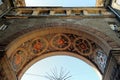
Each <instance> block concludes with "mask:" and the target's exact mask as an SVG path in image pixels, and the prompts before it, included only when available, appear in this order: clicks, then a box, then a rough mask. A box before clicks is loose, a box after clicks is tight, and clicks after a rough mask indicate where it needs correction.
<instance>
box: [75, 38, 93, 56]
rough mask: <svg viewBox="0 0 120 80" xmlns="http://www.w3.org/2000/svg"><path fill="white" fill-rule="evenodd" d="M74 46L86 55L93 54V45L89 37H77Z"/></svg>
mask: <svg viewBox="0 0 120 80" xmlns="http://www.w3.org/2000/svg"><path fill="white" fill-rule="evenodd" d="M74 47H75V49H76V50H77V52H78V53H80V54H82V55H84V56H88V55H90V54H92V46H91V44H90V42H89V41H88V40H87V39H83V38H81V37H79V38H76V39H75V41H74Z"/></svg>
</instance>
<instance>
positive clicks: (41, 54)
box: [6, 23, 118, 79]
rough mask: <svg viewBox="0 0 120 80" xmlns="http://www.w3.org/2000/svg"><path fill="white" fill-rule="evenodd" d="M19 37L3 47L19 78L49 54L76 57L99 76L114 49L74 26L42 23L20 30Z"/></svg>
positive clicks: (95, 33)
mask: <svg viewBox="0 0 120 80" xmlns="http://www.w3.org/2000/svg"><path fill="white" fill-rule="evenodd" d="M19 35H21V36H19V37H18V38H16V39H15V40H14V41H12V42H11V43H10V44H9V45H8V47H7V48H6V54H7V56H8V58H9V59H10V62H11V65H12V68H13V70H14V71H15V72H16V75H17V77H18V78H19V79H20V78H21V76H22V74H23V73H24V72H25V70H26V69H28V68H29V67H30V66H31V65H32V64H33V63H35V62H36V61H38V60H40V59H42V58H45V57H48V56H52V55H70V56H75V57H77V56H78V58H80V59H82V60H84V61H85V62H87V63H88V64H90V65H91V66H92V67H94V68H96V69H97V70H98V71H100V72H101V74H102V73H104V69H105V66H106V61H107V56H108V55H109V54H108V53H109V51H110V50H111V49H112V48H116V47H118V45H117V44H116V43H115V42H114V41H113V40H112V39H110V38H109V37H108V36H106V35H105V34H103V33H101V32H99V31H97V30H95V29H93V28H89V27H84V26H81V25H74V24H59V23H50V24H43V25H40V26H39V27H37V28H30V29H27V30H23V32H22V33H21V34H19ZM111 43H112V44H111ZM57 52H61V54H57Z"/></svg>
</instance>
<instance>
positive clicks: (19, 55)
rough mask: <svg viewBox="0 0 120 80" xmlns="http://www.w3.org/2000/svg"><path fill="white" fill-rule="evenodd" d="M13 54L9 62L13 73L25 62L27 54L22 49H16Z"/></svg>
mask: <svg viewBox="0 0 120 80" xmlns="http://www.w3.org/2000/svg"><path fill="white" fill-rule="evenodd" d="M13 54H14V55H13V56H12V58H11V62H12V65H13V69H14V71H17V70H19V69H20V67H21V66H22V65H23V64H24V62H25V61H26V57H27V52H26V50H25V49H23V48H18V49H17V50H16V51H15V52H14V53H13Z"/></svg>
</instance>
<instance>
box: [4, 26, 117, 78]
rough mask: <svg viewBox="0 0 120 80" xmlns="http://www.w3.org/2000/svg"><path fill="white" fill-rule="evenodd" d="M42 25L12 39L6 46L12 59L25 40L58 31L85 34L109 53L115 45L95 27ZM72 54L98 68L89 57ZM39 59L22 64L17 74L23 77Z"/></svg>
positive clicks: (58, 32)
mask: <svg viewBox="0 0 120 80" xmlns="http://www.w3.org/2000/svg"><path fill="white" fill-rule="evenodd" d="M40 27H42V28H35V29H33V28H32V29H27V30H25V31H24V32H25V33H24V34H21V35H22V36H20V37H18V38H16V39H15V40H14V41H12V42H11V43H10V44H9V45H8V47H7V48H6V54H7V56H8V58H9V59H10V58H11V56H13V53H14V52H15V50H17V48H18V47H19V46H20V45H21V44H23V43H24V42H26V41H28V40H30V39H33V38H36V37H39V36H45V35H48V34H53V33H57V34H63V33H68V34H75V35H79V36H84V37H85V38H88V39H90V40H92V41H93V42H95V43H96V44H98V45H99V46H100V47H101V48H102V49H103V50H104V52H105V53H108V52H109V51H110V49H112V47H114V46H112V45H111V44H110V42H112V40H111V39H110V38H109V37H108V36H106V35H104V34H103V33H101V32H99V31H97V30H95V29H92V28H88V27H84V26H80V25H73V24H72V25H71V24H45V25H41V26H40ZM44 27H45V28H44ZM26 32H27V33H26ZM115 45H116V44H115ZM51 55H55V54H49V55H47V56H44V55H41V56H39V57H38V58H39V59H43V58H45V57H48V56H51ZM65 55H68V54H65ZM70 56H75V57H77V58H81V59H82V60H83V61H85V62H87V63H88V64H90V65H91V66H92V67H94V68H96V69H98V68H97V67H95V65H94V64H92V62H90V61H89V60H87V59H84V58H82V57H78V55H77V56H76V55H73V54H71V55H70ZM79 56H80V55H79ZM37 60H38V59H37V58H36V59H34V60H33V61H29V62H27V64H26V65H22V67H21V68H20V69H19V71H17V75H19V77H21V76H22V74H23V73H24V72H25V70H26V69H27V68H28V67H30V66H31V65H32V64H33V63H35V62H36V61H37ZM23 66H24V67H25V68H24V67H23ZM98 70H99V69H98Z"/></svg>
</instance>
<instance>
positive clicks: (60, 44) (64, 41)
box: [51, 34, 71, 50]
mask: <svg viewBox="0 0 120 80" xmlns="http://www.w3.org/2000/svg"><path fill="white" fill-rule="evenodd" d="M70 44H71V42H70V39H69V37H68V36H66V35H65V34H57V35H55V36H54V37H53V38H52V40H51V46H52V47H53V48H55V49H57V50H65V49H67V48H68V47H70Z"/></svg>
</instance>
